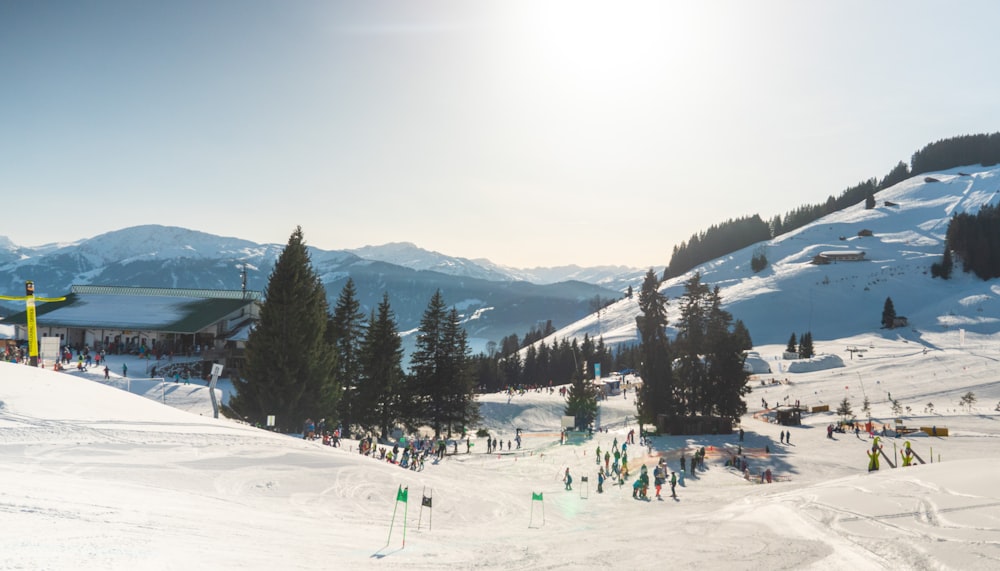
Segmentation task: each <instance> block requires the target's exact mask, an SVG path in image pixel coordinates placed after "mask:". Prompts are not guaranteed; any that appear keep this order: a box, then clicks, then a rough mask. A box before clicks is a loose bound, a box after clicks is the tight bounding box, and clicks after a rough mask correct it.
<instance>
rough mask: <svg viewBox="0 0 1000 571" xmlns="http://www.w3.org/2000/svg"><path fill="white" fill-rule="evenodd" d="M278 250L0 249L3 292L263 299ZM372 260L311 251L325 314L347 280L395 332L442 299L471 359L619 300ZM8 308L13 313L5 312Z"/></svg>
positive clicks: (479, 271)
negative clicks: (173, 293) (128, 289)
mask: <svg viewBox="0 0 1000 571" xmlns="http://www.w3.org/2000/svg"><path fill="white" fill-rule="evenodd" d="M283 248H284V244H257V243H254V242H251V241H248V240H242V239H239V238H230V237H221V236H214V235H212V234H207V233H204V232H197V231H193V230H188V229H185V228H177V227H168V226H160V225H145V226H135V227H131V228H125V229H123V230H117V231H114V232H107V233H105V234H101V235H99V236H95V237H93V238H89V239H86V240H80V241H78V242H74V243H70V244H49V245H46V246H42V247H39V248H24V247H19V246H16V245H14V244H13V243H12V242H11V241H10V240H9V239H7V238H2V239H0V291H12V292H16V291H23V287H24V280H26V279H30V280H33V281H34V282H35V284H36V292H37V293H38V295H41V296H56V295H62V294H65V293H66V292H68V291H69V289H70V286H72V285H74V284H101V285H129V286H149V287H184V288H207V289H239V288H240V287H241V270H242V268H243V267H244V266H245V267H246V268H247V270H248V272H247V287H248V288H249V289H253V290H263V289H265V288H266V286H267V279H268V276H269V275H270V272H271V268H272V267H273V266H274V263H275V261H276V260H277V258H278V256H279V255H280V254H281V251H282V249H283ZM361 253H363V254H365V255H366V256H368V257H363V256H359V255H358V254H356V253H352V252H349V251H339V250H332V251H328V250H320V249H318V248H310V256H311V258H312V263H313V266H314V268H315V269H316V271H317V272H318V273H319V274H320V276H321V279H322V280H323V283H324V285H325V286H326V289H327V298H328V300H329V302H330V304H331V306H332V305H333V304H334V303H335V302H336V299H337V296H338V295H339V294H340V291H341V290H342V289H343V287H344V284H345V283H346V281H347V279H348V278H352V279H353V280H354V282H355V284H356V286H357V292H358V299H359V301H360V303H361V306H362V311H363V312H364V313H365V314H367V313H368V312H369V311H370V310H371V309H373V308H374V307H376V306H377V305H378V303H379V302H380V301H381V298H382V293H383V292H388V293H389V296H390V303H391V304H392V309H393V312H394V313H395V315H396V318H397V320H398V324H399V328H400V330H401V331H404V332H406V331H409V330H412V329H414V328H415V327H416V326H417V324H418V323H419V320H420V317H421V315H422V314H423V311H424V309H426V307H427V303H428V301H429V300H430V299H431V296H432V295H433V294H434V292H435V291H437V290H441V292H442V294H443V295H444V296H445V301H446V303H447V304H448V305H449V306H452V305H453V306H455V307H456V308H457V309H458V310H459V312H460V313H462V314H463V315H464V318H465V326H466V330H467V331H468V333H469V337H470V343H471V345H472V347H473V349H474V350H476V351H478V350H481V349H483V348H485V346H486V344H487V343H488V342H489V341H499V340H500V339H501V338H503V337H504V336H507V335H510V334H512V333H516V334H518V335H522V334H524V333H525V332H527V331H528V330H529V329H530V328H532V327H533V326H536V325H538V322H539V320H541V322H543V323H544V322H545V321H546V320H550V319H551V320H552V322H553V323H555V324H557V325H563V324H566V323H570V322H572V321H574V320H576V319H579V318H580V317H582V316H584V315H586V314H587V313H588V312H589V311H590V308H591V300H593V299H594V298H595V297H600V298H602V299H613V298H617V297H618V296H620V293H619V292H618V291H615V290H613V289H610V288H609V287H605V286H603V285H600V284H590V283H584V282H582V281H573V280H564V281H562V282H561V283H545V284H533V283H530V282H527V281H517V280H513V279H511V278H510V277H509V276H507V275H504V274H501V273H498V272H493V271H490V270H486V269H484V268H482V267H480V266H478V265H476V264H474V263H472V262H470V261H468V260H462V259H460V258H449V257H448V256H444V255H443V254H438V253H435V252H427V251H425V250H421V249H419V248H417V247H416V246H413V245H412V244H395V245H387V246H384V247H370V248H365V249H362V250H361ZM6 307H7V308H8V309H9V308H13V307H14V305H13V304H8V305H7V306H6Z"/></svg>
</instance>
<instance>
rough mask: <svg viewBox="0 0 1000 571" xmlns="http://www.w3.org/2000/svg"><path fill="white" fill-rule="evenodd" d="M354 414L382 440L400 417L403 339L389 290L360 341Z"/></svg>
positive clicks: (361, 423) (401, 411) (360, 422)
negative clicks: (391, 305)
mask: <svg viewBox="0 0 1000 571" xmlns="http://www.w3.org/2000/svg"><path fill="white" fill-rule="evenodd" d="M359 357H360V360H359V363H358V365H359V379H360V382H359V383H358V392H357V401H356V405H355V414H356V417H357V422H358V424H360V425H361V426H363V427H364V428H366V429H368V430H373V429H374V430H377V431H378V434H379V435H380V438H382V439H383V440H385V439H386V438H387V437H388V436H389V432H390V431H391V430H392V428H393V427H394V426H396V424H398V423H399V422H401V421H402V420H403V406H402V405H403V400H402V399H403V395H402V394H401V393H402V386H403V378H404V374H403V340H402V338H401V337H400V336H399V332H398V329H397V326H396V318H395V316H394V315H393V313H392V308H391V307H390V306H389V294H388V293H385V294H383V295H382V302H381V303H379V305H378V309H377V310H376V311H375V312H373V314H372V316H371V319H370V321H369V325H368V328H367V329H366V330H365V335H364V339H363V340H362V343H361V352H360V355H359Z"/></svg>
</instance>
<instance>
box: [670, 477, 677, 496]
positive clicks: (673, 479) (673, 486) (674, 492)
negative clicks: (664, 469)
mask: <svg viewBox="0 0 1000 571" xmlns="http://www.w3.org/2000/svg"><path fill="white" fill-rule="evenodd" d="M670 497H671V498H674V499H675V500H676V499H677V472H671V473H670Z"/></svg>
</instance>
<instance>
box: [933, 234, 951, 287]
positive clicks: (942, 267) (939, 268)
mask: <svg viewBox="0 0 1000 571" xmlns="http://www.w3.org/2000/svg"><path fill="white" fill-rule="evenodd" d="M954 265H955V263H954V262H953V261H952V259H951V248H949V247H948V241H947V240H945V244H944V254H943V255H942V256H941V262H940V263H934V264H931V277H935V278H941V279H943V280H947V279H950V278H951V270H952V268H953V267H954Z"/></svg>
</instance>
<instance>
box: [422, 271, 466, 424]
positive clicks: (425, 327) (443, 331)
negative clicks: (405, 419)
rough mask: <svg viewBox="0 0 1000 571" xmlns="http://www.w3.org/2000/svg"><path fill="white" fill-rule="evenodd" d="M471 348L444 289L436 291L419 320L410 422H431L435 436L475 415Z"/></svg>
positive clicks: (464, 422)
mask: <svg viewBox="0 0 1000 571" xmlns="http://www.w3.org/2000/svg"><path fill="white" fill-rule="evenodd" d="M468 351H469V349H468V338H467V336H466V333H465V330H464V329H462V327H461V324H460V322H459V318H458V312H457V311H456V310H455V309H452V310H451V311H450V312H446V311H445V305H444V298H443V297H442V295H441V290H438V291H436V292H435V293H434V295H433V296H432V297H431V300H430V302H429V303H428V305H427V309H426V310H425V311H424V315H423V318H421V320H420V328H419V330H418V333H417V342H416V348H415V349H414V351H413V354H412V355H411V357H410V370H411V372H412V376H411V378H410V386H409V391H408V393H409V395H410V398H411V401H412V402H413V403H414V404H415V405H416V408H415V409H414V410H413V414H412V415H411V421H412V422H418V423H422V424H428V425H430V426H431V427H432V428H433V429H434V435H435V437H440V436H441V434H442V431H443V430H445V429H447V430H448V431H449V433H450V431H451V430H452V429H453V428H455V427H457V426H463V425H466V424H468V423H471V422H473V421H474V420H475V418H476V413H477V410H476V409H475V400H474V396H473V395H474V393H473V387H474V382H473V378H472V375H471V374H470V373H471V370H470V367H469V361H468V359H469V356H468Z"/></svg>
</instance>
